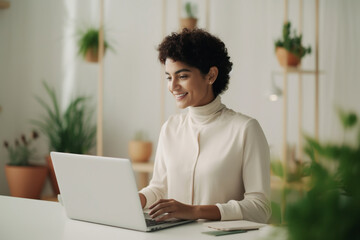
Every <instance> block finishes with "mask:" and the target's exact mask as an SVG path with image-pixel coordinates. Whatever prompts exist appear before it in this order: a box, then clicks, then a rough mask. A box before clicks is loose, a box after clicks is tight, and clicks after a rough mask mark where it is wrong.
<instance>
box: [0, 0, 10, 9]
mask: <svg viewBox="0 0 360 240" xmlns="http://www.w3.org/2000/svg"><path fill="white" fill-rule="evenodd" d="M9 7H10V2H9V1H0V9H7V8H9Z"/></svg>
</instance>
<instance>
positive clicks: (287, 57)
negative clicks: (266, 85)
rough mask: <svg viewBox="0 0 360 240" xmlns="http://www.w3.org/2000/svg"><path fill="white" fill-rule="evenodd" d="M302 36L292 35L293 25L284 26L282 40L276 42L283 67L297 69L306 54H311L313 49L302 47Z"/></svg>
mask: <svg viewBox="0 0 360 240" xmlns="http://www.w3.org/2000/svg"><path fill="white" fill-rule="evenodd" d="M301 42H302V35H301V34H300V35H299V36H298V35H297V34H296V31H294V32H293V34H292V35H291V23H290V22H286V23H285V24H284V26H283V31H282V39H279V40H277V41H275V52H276V56H277V59H278V61H279V63H280V65H281V66H283V67H285V66H292V67H296V66H297V65H299V63H300V62H301V58H303V57H304V56H305V55H306V54H310V53H311V47H310V46H309V47H307V48H305V47H304V46H303V45H302V43H301Z"/></svg>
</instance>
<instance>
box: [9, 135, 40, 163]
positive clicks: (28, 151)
mask: <svg viewBox="0 0 360 240" xmlns="http://www.w3.org/2000/svg"><path fill="white" fill-rule="evenodd" d="M37 138H38V133H37V132H36V131H33V132H32V135H31V138H26V136H25V135H24V134H22V135H21V138H20V139H21V140H19V139H15V141H14V145H13V146H12V145H11V144H10V143H9V142H8V141H4V147H5V148H6V149H7V151H8V154H9V163H8V165H11V166H29V165H30V159H31V158H32V157H33V156H34V154H35V152H36V151H35V148H31V143H32V141H33V140H35V139H37Z"/></svg>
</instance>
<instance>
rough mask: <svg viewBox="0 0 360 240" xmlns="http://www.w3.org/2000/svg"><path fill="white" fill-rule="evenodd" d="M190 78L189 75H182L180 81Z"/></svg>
mask: <svg viewBox="0 0 360 240" xmlns="http://www.w3.org/2000/svg"><path fill="white" fill-rule="evenodd" d="M187 77H188V76H187V75H180V76H179V78H180V79H186V78H187Z"/></svg>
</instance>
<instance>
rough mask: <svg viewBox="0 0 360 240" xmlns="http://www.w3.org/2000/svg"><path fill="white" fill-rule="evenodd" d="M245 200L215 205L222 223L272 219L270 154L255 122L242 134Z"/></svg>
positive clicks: (262, 134)
mask: <svg viewBox="0 0 360 240" xmlns="http://www.w3.org/2000/svg"><path fill="white" fill-rule="evenodd" d="M242 142H243V156H242V157H243V166H242V174H243V181H244V188H245V193H244V199H243V200H241V201H236V200H230V201H228V202H227V203H222V204H220V203H218V204H216V206H217V207H218V208H219V211H220V214H221V220H222V221H223V220H239V219H244V220H249V221H254V222H260V223H266V222H267V221H268V219H269V218H270V215H271V203H270V153H269V146H268V143H267V141H266V138H265V135H264V133H263V131H262V129H261V127H260V125H259V123H258V122H257V121H256V120H255V119H251V120H249V121H248V122H247V124H246V128H245V130H244V134H243V140H242Z"/></svg>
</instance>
